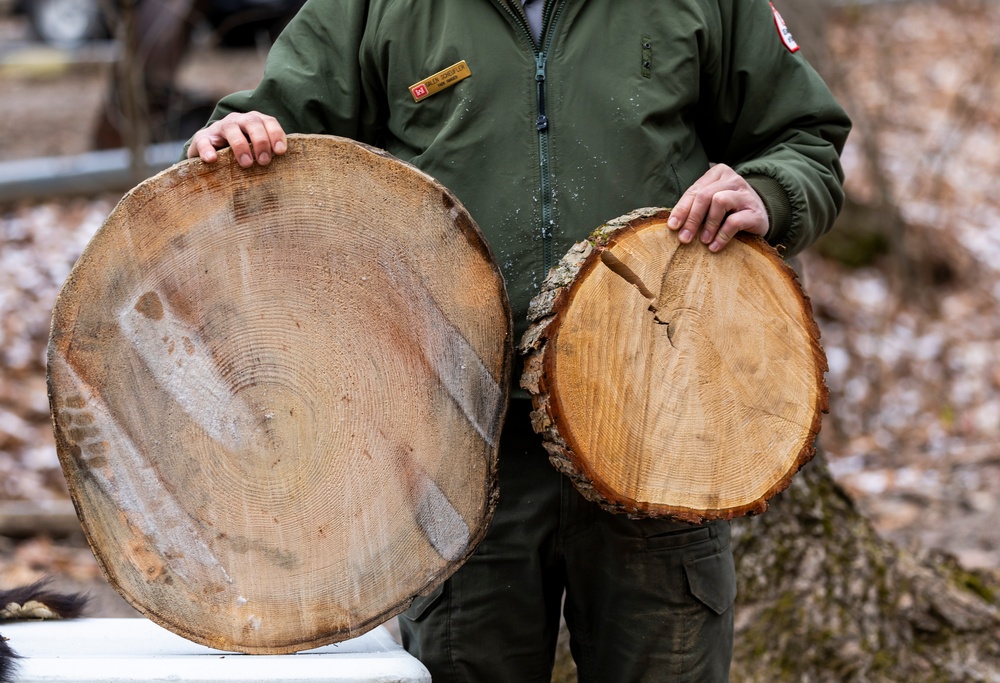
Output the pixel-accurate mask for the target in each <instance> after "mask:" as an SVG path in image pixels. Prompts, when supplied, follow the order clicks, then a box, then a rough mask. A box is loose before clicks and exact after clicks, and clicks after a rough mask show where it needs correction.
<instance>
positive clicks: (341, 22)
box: [185, 0, 376, 153]
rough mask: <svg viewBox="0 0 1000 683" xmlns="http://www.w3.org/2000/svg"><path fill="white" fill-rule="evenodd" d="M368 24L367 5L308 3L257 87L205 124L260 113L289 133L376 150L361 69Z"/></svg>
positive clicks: (357, 0)
mask: <svg viewBox="0 0 1000 683" xmlns="http://www.w3.org/2000/svg"><path fill="white" fill-rule="evenodd" d="M367 21H368V2H367V1H366V0H308V1H307V2H306V3H305V5H303V6H302V9H300V10H299V12H298V13H297V14H296V15H295V17H293V18H292V20H291V21H290V22H289V24H288V26H286V27H285V30H284V31H282V33H281V35H280V36H278V39H277V40H276V41H275V43H274V45H273V46H272V47H271V50H270V52H269V53H268V57H267V62H266V63H265V67H264V75H263V77H262V78H261V80H260V83H258V85H257V87H256V88H255V89H253V90H244V91H241V92H237V93H233V94H231V95H228V96H226V97H225V98H223V99H222V100H221V101H220V102H219V103H218V104H217V105H216V107H215V111H214V112H213V113H212V116H211V118H210V119H209V123H211V122H213V121H217V120H219V119H221V118H223V117H224V116H226V115H227V114H229V113H231V112H246V111H259V112H262V113H265V114H270V115H271V116H274V117H275V118H277V119H278V121H279V122H280V123H281V125H282V127H283V128H284V130H285V131H286V132H288V133H324V134H329V135H340V136H343V137H349V138H352V139H355V140H359V141H361V142H367V143H369V144H375V137H376V132H375V127H376V126H375V112H374V110H373V107H371V106H369V105H368V104H367V102H370V101H371V99H370V97H369V94H368V92H367V88H366V86H365V81H366V79H365V78H364V76H363V74H362V70H361V65H360V61H361V60H360V54H361V43H362V40H363V36H364V32H365V27H366V23H367ZM186 151H187V145H185V153H186Z"/></svg>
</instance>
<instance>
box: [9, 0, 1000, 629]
mask: <svg viewBox="0 0 1000 683" xmlns="http://www.w3.org/2000/svg"><path fill="white" fill-rule="evenodd" d="M997 25H1000V6H997V5H996V4H995V3H987V2H976V1H975V0H947V1H942V2H935V3H913V4H907V5H905V9H904V6H903V5H899V4H897V3H893V6H892V7H886V8H882V9H879V8H873V9H870V10H865V11H864V12H861V11H860V10H859V11H858V12H857V13H856V14H854V15H852V14H850V13H845V14H844V15H842V16H841V17H840V18H839V19H838V21H837V22H836V23H835V24H832V25H831V27H830V31H831V34H832V37H833V41H834V48H833V53H834V57H835V64H836V65H837V69H836V71H837V73H838V74H839V75H838V77H837V79H836V80H837V81H838V83H834V89H835V90H836V91H837V92H838V95H839V96H841V97H842V101H844V102H845V106H846V107H847V108H848V110H849V112H850V113H851V115H852V117H853V118H854V120H855V122H856V129H855V132H854V134H853V135H852V139H851V142H850V143H849V146H848V149H847V150H846V152H845V156H844V161H845V166H846V168H847V173H848V188H849V190H850V193H851V194H852V196H854V197H856V198H858V199H859V200H861V201H871V200H872V198H873V197H874V196H875V195H876V194H877V192H876V190H877V189H878V188H879V187H882V188H883V189H885V187H884V186H886V185H887V186H888V192H889V194H890V195H891V197H890V198H891V199H893V200H894V201H896V202H897V203H898V205H899V206H901V207H902V214H903V219H904V221H905V227H906V233H905V238H906V241H907V249H908V252H907V253H909V254H910V255H911V256H913V263H915V264H916V265H915V267H916V269H917V271H918V274H920V275H923V276H928V277H920V278H917V279H916V280H915V281H912V282H910V281H901V280H900V279H899V278H896V277H893V276H892V275H891V273H892V272H893V268H894V266H893V263H894V262H893V261H892V260H891V259H886V258H883V259H881V260H879V261H876V262H874V263H872V264H870V265H866V266H864V267H860V268H856V269H847V268H844V267H843V266H839V265H837V264H835V263H832V262H830V261H827V260H825V259H822V258H820V257H819V256H818V255H817V254H816V253H814V252H813V253H809V254H807V255H806V256H805V258H804V259H803V261H804V264H805V272H806V277H805V284H806V289H807V292H808V293H809V295H810V296H811V298H812V302H813V306H814V310H815V312H816V317H817V320H818V322H819V324H820V327H821V329H822V334H823V339H822V341H823V344H824V348H825V349H826V352H827V356H828V358H829V361H830V372H829V374H828V376H827V380H828V383H829V385H830V389H831V412H830V415H829V416H828V417H827V419H826V420H825V422H824V427H823V433H822V435H821V439H822V442H823V444H824V447H825V450H826V452H827V454H828V456H829V459H830V461H831V467H832V469H833V471H834V473H835V475H836V476H837V477H838V479H839V480H840V481H841V482H842V483H843V484H844V485H845V487H847V488H848V490H849V491H850V492H851V493H852V494H853V496H854V497H855V499H856V500H857V501H858V504H859V505H860V506H861V507H862V509H863V510H865V512H866V513H867V514H868V515H869V516H870V518H871V519H872V520H873V523H874V524H875V526H876V528H878V530H879V531H880V532H881V533H883V534H884V535H885V536H887V537H888V538H890V539H892V540H893V541H895V542H898V543H900V544H902V545H914V546H930V547H934V548H938V549H942V550H945V551H947V552H950V553H953V554H955V555H956V556H957V557H958V558H959V559H960V560H961V562H962V563H963V564H965V565H967V566H970V567H993V568H998V567H1000V531H998V529H1000V524H998V522H1000V370H998V369H997V367H998V366H997V363H996V358H997V357H1000V313H998V308H997V299H998V298H1000V256H998V255H1000V248H998V247H1000V200H998V199H997V198H996V193H995V192H994V191H993V184H994V182H995V178H996V177H997V176H998V170H1000V169H998V168H997V165H998V162H997V159H1000V132H998V131H1000V126H997V125H994V123H995V119H996V112H998V111H1000V94H998V93H1000V88H998V86H997V83H996V82H995V80H993V79H994V76H996V75H997V74H1000V71H998V70H997V69H995V66H994V65H995V61H996V55H997V54H1000V37H998V36H1000V34H997V32H996V31H995V27H996V26H997ZM792 28H793V29H794V27H792ZM804 49H806V50H808V46H806V47H805V48H804ZM111 50H112V48H111V47H109V46H106V45H105V46H97V47H96V48H94V49H92V50H91V51H89V52H88V53H87V54H84V55H81V57H83V59H82V60H80V61H76V62H69V61H67V60H66V59H65V56H64V55H61V54H59V53H55V52H52V51H50V50H42V49H40V48H38V46H37V45H32V44H30V43H28V42H25V34H24V25H23V23H20V22H18V21H14V20H10V19H6V20H0V93H2V94H0V140H3V144H2V145H0V162H4V161H11V160H17V159H27V158H32V157H37V156H46V155H63V154H75V153H80V152H84V151H86V150H87V149H88V148H89V139H90V132H91V130H92V128H93V125H94V121H95V118H96V116H97V111H98V109H99V107H100V106H101V102H102V98H103V97H104V94H105V93H106V91H107V79H108V74H109V70H110V68H111V65H110V64H111V62H110V58H111V54H112V52H111ZM984 65H986V66H984ZM262 66H263V54H262V53H261V52H260V51H256V50H231V49H226V50H220V49H216V48H214V47H212V46H211V45H209V44H207V43H205V42H202V43H199V44H198V46H197V47H196V49H195V50H194V51H193V52H192V55H191V57H190V58H189V60H188V63H187V64H186V66H185V67H184V69H183V72H182V78H181V81H182V83H183V84H184V85H185V86H186V87H188V88H190V89H193V90H198V91H200V92H202V93H205V94H207V95H209V96H220V95H222V94H225V93H227V92H230V91H232V90H236V89H242V88H248V87H252V86H253V85H254V84H255V83H256V81H257V79H258V78H259V75H260V73H261V70H262ZM869 142H873V143H874V144H873V145H867V144H866V143H869ZM871 149H876V150H878V151H879V156H880V158H879V159H878V161H879V162H880V163H881V166H880V167H879V168H880V169H881V172H884V173H885V177H886V178H887V179H888V180H887V181H886V182H885V183H879V182H876V181H875V180H873V176H872V164H871V159H870V154H869V153H868V152H870V150H871ZM866 150H867V151H866ZM115 201H117V196H114V195H107V196H102V197H92V198H85V199H73V200H62V201H57V202H34V203H21V204H18V205H14V206H6V207H0V361H2V366H0V367H2V369H3V375H2V376H0V503H2V502H3V501H4V500H31V499H63V500H65V498H66V495H67V494H66V492H65V486H64V484H62V481H61V473H60V471H59V469H58V462H57V460H56V458H55V453H54V447H53V446H52V437H51V428H50V426H49V424H48V406H47V399H46V395H45V386H44V365H43V361H42V355H43V352H44V346H45V341H46V338H47V334H48V315H49V312H50V310H51V304H52V302H53V301H54V298H55V295H56V293H57V292H58V288H59V286H61V284H62V281H63V280H64V278H65V276H66V274H67V273H68V271H69V268H70V267H71V265H72V263H73V261H74V260H75V258H76V257H77V256H78V255H79V253H80V250H81V249H82V248H83V246H84V245H85V244H86V241H87V240H88V239H89V237H90V235H92V234H93V232H94V230H96V229H97V227H98V226H99V225H100V222H101V220H102V219H103V217H104V216H106V215H107V213H108V212H109V211H110V210H111V209H112V207H113V206H114V203H115ZM835 234H836V233H835ZM942 263H945V265H948V267H949V268H950V272H951V275H950V276H949V277H946V278H944V279H941V280H934V278H933V277H930V275H933V273H936V272H937V271H936V269H937V268H938V267H939V266H941V264H942ZM949 264H950V265H949ZM901 282H904V284H903V285H901V284H900V283H901ZM45 572H49V573H53V574H56V575H57V576H59V577H60V580H63V581H65V582H66V583H67V585H70V586H83V587H87V588H89V589H90V590H92V591H93V592H94V593H95V595H96V596H97V597H98V605H97V613H99V614H101V615H108V616H110V615H117V614H123V613H125V614H128V613H131V608H129V607H128V606H127V605H126V604H125V603H124V602H123V601H122V600H121V599H120V598H117V595H116V594H115V593H114V592H113V591H111V590H110V589H109V588H108V587H107V585H106V584H103V582H102V580H101V579H100V573H99V570H98V568H97V565H96V562H95V561H94V559H93V556H92V555H91V554H90V552H89V550H87V548H86V545H85V543H84V541H83V540H82V538H81V537H79V536H76V537H73V538H71V539H57V540H55V541H53V540H52V539H50V538H48V537H46V536H36V537H33V538H29V539H23V540H13V539H4V538H2V537H0V583H2V584H14V583H19V582H23V581H27V580H30V579H33V578H36V577H37V576H38V575H40V574H42V573H45Z"/></svg>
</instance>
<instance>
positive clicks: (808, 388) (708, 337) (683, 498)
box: [522, 210, 827, 521]
mask: <svg viewBox="0 0 1000 683" xmlns="http://www.w3.org/2000/svg"><path fill="white" fill-rule="evenodd" d="M667 215H668V214H667V213H666V212H664V211H659V212H657V211H655V210H646V211H643V212H637V213H636V214H630V215H629V216H625V217H622V218H621V219H618V220H617V221H614V222H612V223H610V224H609V225H608V226H604V227H603V228H602V229H601V230H600V231H598V232H597V233H595V236H594V237H592V242H593V244H592V245H583V246H582V247H581V246H579V245H578V247H577V248H576V249H575V251H574V252H573V254H571V257H570V258H569V259H568V260H567V261H564V264H562V265H561V266H560V268H562V269H564V270H568V271H570V272H571V273H573V274H567V273H566V272H563V273H559V274H557V275H556V277H555V278H554V280H556V282H554V285H555V286H554V287H553V286H552V284H550V285H549V286H548V289H550V290H553V289H554V290H556V291H555V293H554V294H550V295H549V296H548V300H549V301H551V304H550V305H549V306H548V311H547V313H546V312H545V310H544V308H545V307H544V306H543V307H542V308H541V309H540V310H538V312H537V314H536V317H537V318H538V320H537V321H536V322H535V329H534V330H529V331H528V333H527V334H526V335H525V341H524V342H522V350H523V351H525V352H528V353H533V354H535V355H536V356H537V357H534V358H531V357H529V359H528V360H527V361H526V367H527V368H528V373H527V374H526V379H527V381H524V380H522V383H523V384H524V386H525V388H527V389H528V390H529V391H531V392H532V393H533V394H534V395H535V399H536V407H537V408H538V409H539V412H540V413H541V415H540V417H539V419H538V420H536V424H537V425H538V427H539V429H540V430H541V431H542V432H543V435H545V436H546V438H547V441H548V444H549V446H548V447H549V450H550V452H552V453H553V457H554V458H555V459H556V460H560V459H562V461H560V462H557V463H556V464H557V466H559V467H560V468H561V469H564V470H568V473H569V474H570V475H571V476H574V477H575V479H576V480H577V481H578V483H580V484H581V485H582V487H583V489H584V490H585V491H586V493H587V494H588V495H590V496H591V497H592V498H594V499H597V500H598V501H599V502H602V503H603V504H605V505H606V506H607V507H609V508H611V509H615V510H620V511H625V512H629V513H631V514H649V515H673V516H677V517H680V518H683V519H690V520H692V521H695V520H699V519H709V518H720V517H721V518H730V517H732V516H735V515H737V514H745V513H747V512H759V511H761V510H763V509H764V508H765V507H766V500H767V499H768V498H769V497H771V496H773V495H774V494H775V493H776V492H777V491H778V490H781V489H783V488H784V487H785V486H787V483H788V481H789V480H790V477H791V475H792V474H793V473H794V472H795V471H797V470H798V468H799V467H800V466H801V465H802V464H803V463H804V462H805V461H806V460H808V458H809V457H811V454H812V452H813V451H812V445H813V440H814V438H815V436H816V433H817V431H818V429H819V418H820V416H819V413H820V412H821V411H823V410H825V407H826V396H827V392H826V387H825V384H824V382H823V377H822V373H823V371H824V370H825V357H824V355H823V353H822V349H821V348H820V347H819V344H818V330H817V328H816V326H815V324H814V323H813V321H812V317H811V311H810V309H809V306H808V301H807V300H806V299H805V297H804V296H803V294H802V292H801V290H800V288H799V286H798V282H797V280H796V278H795V276H794V273H793V272H792V271H791V269H790V268H788V267H787V266H786V265H785V264H784V263H783V262H782V261H781V260H780V259H779V258H778V257H777V255H776V254H774V253H773V250H771V249H770V247H768V246H767V245H766V244H763V242H761V241H758V240H742V239H741V240H739V241H737V242H735V243H734V244H732V245H731V246H730V247H729V248H727V249H726V250H725V251H724V252H722V253H720V254H711V253H710V252H708V250H707V249H705V248H704V247H703V246H702V245H700V244H691V245H683V244H681V243H680V242H679V241H678V240H677V237H676V234H675V233H674V232H672V231H670V230H669V229H668V228H667V227H666V216H667ZM532 371H534V372H535V373H538V372H541V373H542V377H541V378H538V377H536V376H534V375H532V374H531V372H532Z"/></svg>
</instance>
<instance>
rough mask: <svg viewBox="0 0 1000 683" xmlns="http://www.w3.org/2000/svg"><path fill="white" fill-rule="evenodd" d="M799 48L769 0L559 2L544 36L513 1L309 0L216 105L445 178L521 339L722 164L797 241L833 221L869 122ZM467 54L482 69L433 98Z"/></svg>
mask: <svg viewBox="0 0 1000 683" xmlns="http://www.w3.org/2000/svg"><path fill="white" fill-rule="evenodd" d="M513 1H514V2H516V1H517V0H513ZM789 45H790V46H789ZM789 45H786V43H785V42H783V41H782V39H781V37H780V35H779V30H778V26H777V23H776V18H775V16H774V14H772V9H771V7H770V6H769V4H768V2H767V0H548V4H547V6H546V8H545V19H544V26H543V31H542V38H541V41H540V46H538V47H536V46H535V45H534V42H533V40H532V39H531V37H530V34H529V31H528V27H527V25H526V23H525V21H524V20H523V18H522V15H521V13H520V12H519V11H512V10H511V9H510V7H509V6H508V4H507V2H506V0H309V1H308V2H307V3H306V4H305V6H304V7H303V8H302V10H301V11H300V12H299V14H298V15H297V16H296V17H295V18H294V19H293V20H292V22H291V23H290V24H289V25H288V27H287V28H286V30H285V31H284V32H283V33H282V35H281V36H280V37H279V38H278V40H277V42H276V43H275V44H274V46H273V48H272V49H271V53H270V55H269V56H268V60H267V67H266V69H265V73H264V76H263V79H262V80H261V82H260V84H259V85H258V86H257V88H256V89H255V90H253V91H246V92H241V93H236V94H234V95H231V96H229V97H227V98H225V99H224V100H223V101H222V102H220V103H219V106H218V108H217V109H216V112H215V114H214V115H213V119H217V118H221V117H223V116H224V115H226V114H227V113H229V112H232V111H248V110H252V109H256V110H258V111H262V112H266V113H269V114H271V115H273V116H275V117H277V118H278V119H279V120H280V122H281V124H282V126H284V128H285V130H286V131H287V132H300V133H327V134H333V135H340V136H345V137H350V138H354V139H356V140H359V141H362V142H366V143H369V144H372V145H377V146H379V147H383V148H384V149H386V150H387V151H389V152H390V153H392V154H393V155H395V156H397V157H399V158H400V159H403V160H404V161H408V162H410V163H412V164H414V165H415V166H417V167H419V168H420V169H422V170H423V171H425V172H427V173H429V174H430V175H432V176H434V177H435V178H437V179H438V180H439V181H440V182H441V183H443V184H444V185H445V186H446V187H448V188H449V189H450V190H452V191H453V192H454V193H455V194H456V195H457V196H458V197H459V199H460V200H461V201H462V202H463V204H465V206H466V208H467V209H468V210H469V212H470V213H471V214H472V216H473V218H474V219H475V220H476V222H477V223H478V224H479V226H480V228H481V229H482V230H483V232H484V234H485V235H486V237H487V239H488V240H489V241H490V244H491V245H492V247H493V251H494V254H495V255H496V258H497V261H498V263H499V264H500V267H501V269H502V270H503V273H504V276H505V278H506V282H507V289H508V292H509V294H510V299H511V305H512V307H513V313H514V321H515V328H516V329H515V333H516V335H517V337H519V336H520V334H521V333H522V332H523V330H524V328H525V322H524V320H525V314H526V311H527V306H528V301H529V300H530V298H531V297H532V296H533V294H534V293H535V292H536V289H537V287H538V285H539V284H540V282H541V280H542V279H543V278H544V276H545V273H546V272H547V270H548V268H549V267H550V266H551V265H552V264H553V262H554V261H556V260H558V259H559V258H560V257H561V255H562V254H563V253H565V252H566V250H567V249H568V248H569V247H570V245H571V244H573V243H574V242H576V241H579V240H581V239H583V238H584V237H586V236H587V235H588V234H589V233H590V232H591V231H592V230H593V229H594V228H596V227H598V226H599V225H601V224H602V223H604V222H605V221H607V220H609V219H611V218H614V217H616V216H619V215H621V214H624V213H627V212H629V211H631V210H633V209H636V208H639V207H643V206H672V205H673V204H674V203H675V202H676V201H677V199H678V198H679V197H680V194H681V193H682V192H683V191H684V190H685V189H686V188H687V187H688V186H689V185H690V184H691V183H692V182H694V181H695V180H696V179H697V178H699V177H700V176H701V175H702V174H703V173H704V172H705V171H706V170H707V169H708V168H709V165H710V163H713V162H722V163H726V164H729V165H730V166H732V167H734V168H735V169H736V170H737V172H739V173H740V174H742V175H743V176H744V177H746V178H747V180H748V181H749V182H750V183H751V184H752V185H753V187H754V188H755V189H756V190H757V191H758V193H759V194H761V196H762V197H763V198H764V201H765V204H766V205H767V208H768V213H769V215H770V218H771V225H772V227H771V231H770V233H769V235H768V240H769V241H770V242H771V243H772V244H775V245H781V246H783V247H785V253H786V254H788V255H790V254H793V253H795V252H797V251H799V250H801V249H803V248H804V247H806V246H807V245H809V244H810V243H811V242H813V241H814V240H815V239H816V238H817V237H819V236H820V235H821V234H823V233H824V232H825V231H826V230H828V229H829V228H830V225H831V224H832V223H833V220H834V218H835V217H836V214H837V212H838V210H839V208H840V206H841V203H842V201H843V189H842V180H843V178H842V170H841V167H840V163H839V156H838V155H839V152H840V150H841V148H842V146H843V144H844V141H845V139H846V137H847V133H848V130H849V128H850V122H849V121H848V119H847V116H846V115H845V114H844V112H843V111H842V110H841V108H840V107H839V106H838V104H837V103H836V102H835V101H834V99H833V97H832V96H831V95H830V93H829V91H828V90H827V88H826V86H825V85H824V84H823V82H822V81H821V80H820V78H819V77H818V76H817V75H816V73H815V72H814V71H813V70H812V68H811V67H810V66H809V65H808V64H807V63H806V62H805V60H804V59H803V58H802V56H801V52H793V51H792V49H794V43H790V44H789ZM460 60H465V61H466V62H467V64H468V66H469V68H470V70H471V73H472V75H471V76H470V77H468V78H466V79H464V80H461V81H459V82H458V83H456V84H455V85H452V86H451V87H448V88H446V89H444V90H442V91H440V92H437V93H436V94H434V95H431V96H429V97H427V98H426V99H423V100H422V101H420V102H415V101H414V97H413V96H412V95H411V93H410V86H412V85H414V84H416V83H419V82H421V81H423V80H424V79H426V78H427V77H429V76H431V75H433V74H435V73H437V72H439V71H441V70H443V69H446V68H448V67H450V66H452V65H454V64H456V63H457V62H459V61H460Z"/></svg>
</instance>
